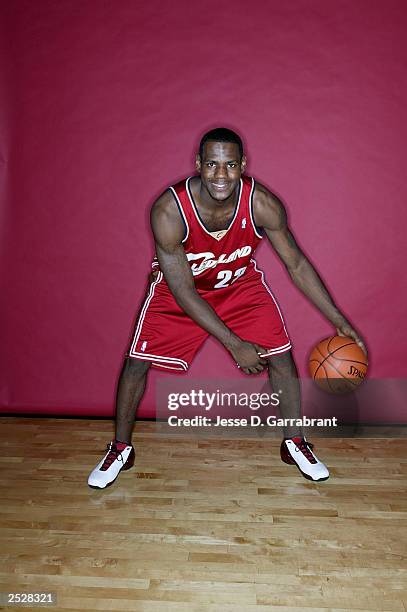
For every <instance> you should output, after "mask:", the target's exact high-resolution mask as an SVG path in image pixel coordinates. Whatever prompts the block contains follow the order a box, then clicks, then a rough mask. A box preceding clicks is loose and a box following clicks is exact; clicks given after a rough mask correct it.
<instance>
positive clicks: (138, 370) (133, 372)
mask: <svg viewBox="0 0 407 612" xmlns="http://www.w3.org/2000/svg"><path fill="white" fill-rule="evenodd" d="M150 366H151V363H150V362H149V361H142V360H141V359H133V358H132V357H127V359H126V361H125V363H124V368H123V374H124V375H125V376H131V377H134V378H139V377H140V376H143V375H144V374H146V373H147V372H148V370H149V368H150Z"/></svg>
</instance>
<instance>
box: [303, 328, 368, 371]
mask: <svg viewBox="0 0 407 612" xmlns="http://www.w3.org/2000/svg"><path fill="white" fill-rule="evenodd" d="M333 338H336V336H334V337H333ZM333 338H331V340H333ZM331 340H330V341H329V342H331ZM329 342H328V346H329ZM351 344H356V342H348V344H343V345H342V346H339V347H338V348H337V349H335V350H334V351H333V352H332V353H328V355H327V356H326V357H324V356H323V354H322V353H321V351H320V350H319V348H318V347H317V346H316V347H315V350H316V351H318V353H319V354H320V355H321V357H322V361H321V363H320V364H319V365H322V364H323V363H324V362H325V361H326V360H327V359H329V357H331V355H333V354H334V353H336V351H339V350H340V349H342V348H344V347H345V346H350V345H351ZM328 346H327V349H328ZM335 359H336V357H335ZM338 359H345V358H341V357H338ZM345 360H347V361H353V360H352V359H347V358H346V359H345ZM357 363H362V361H358V362H357ZM365 365H366V367H367V364H365ZM335 370H336V368H335ZM336 371H338V370H336ZM317 372H318V369H317V370H316V372H315V374H316V373H317ZM315 374H314V380H315Z"/></svg>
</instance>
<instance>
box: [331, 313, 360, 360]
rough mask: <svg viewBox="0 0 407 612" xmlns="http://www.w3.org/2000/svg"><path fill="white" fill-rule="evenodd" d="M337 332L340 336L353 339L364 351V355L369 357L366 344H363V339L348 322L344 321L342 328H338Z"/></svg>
mask: <svg viewBox="0 0 407 612" xmlns="http://www.w3.org/2000/svg"><path fill="white" fill-rule="evenodd" d="M336 332H337V334H338V336H347V337H348V338H352V339H353V340H354V341H355V342H356V344H357V345H358V346H360V348H361V349H362V351H363V352H364V354H365V355H366V357H367V348H366V345H365V343H364V342H363V340H362V338H361V337H360V336H359V334H358V333H357V332H356V331H355V330H354V329H353V327H352V326H351V324H350V323H349V322H348V321H346V320H345V321H344V322H343V323H342V324H341V325H340V327H337V328H336Z"/></svg>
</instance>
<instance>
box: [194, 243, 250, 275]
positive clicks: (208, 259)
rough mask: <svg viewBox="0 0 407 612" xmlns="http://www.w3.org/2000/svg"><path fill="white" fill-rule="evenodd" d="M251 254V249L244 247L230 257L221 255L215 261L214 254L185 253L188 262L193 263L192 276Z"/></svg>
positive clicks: (247, 246)
mask: <svg viewBox="0 0 407 612" xmlns="http://www.w3.org/2000/svg"><path fill="white" fill-rule="evenodd" d="M251 252H252V247H251V246H250V245H246V246H244V247H241V248H240V249H236V251H233V253H231V254H230V255H228V254H227V253H222V255H220V256H219V257H218V258H217V259H215V255H214V253H211V252H210V251H205V253H187V254H186V256H187V259H188V261H193V262H194V263H193V264H191V271H192V274H193V275H194V276H198V274H202V272H205V270H207V269H208V268H216V266H217V265H218V264H226V263H230V262H232V261H235V260H236V259H240V258H241V257H247V255H250V253H251ZM197 260H201V261H197Z"/></svg>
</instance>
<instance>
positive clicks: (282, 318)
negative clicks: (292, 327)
mask: <svg viewBox="0 0 407 612" xmlns="http://www.w3.org/2000/svg"><path fill="white" fill-rule="evenodd" d="M250 261H251V262H253V265H254V269H255V270H256V272H258V273H259V274H261V282H262V283H263V285H264V286H265V288H266V289H267V291H268V292H269V294H270V295H271V297H272V298H273V302H274V304H275V305H276V307H277V310H278V313H279V315H280V317H281V321H282V323H283V327H284V331H285V333H286V334H287V337H288V332H287V329H286V326H285V323H284V317H283V315H282V313H281V310H280V307H279V305H278V304H277V300H276V298H275V297H274V295H273V294H272V292H271V289H270V287H269V286H268V285H267V283H266V281H265V280H264V272H263V270H259V269H258V267H257V262H256V260H255V259H251V260H250Z"/></svg>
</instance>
